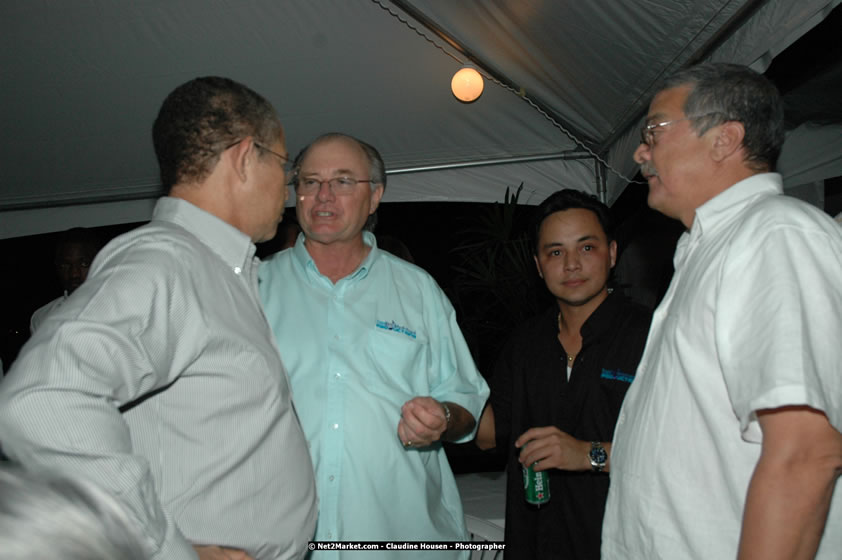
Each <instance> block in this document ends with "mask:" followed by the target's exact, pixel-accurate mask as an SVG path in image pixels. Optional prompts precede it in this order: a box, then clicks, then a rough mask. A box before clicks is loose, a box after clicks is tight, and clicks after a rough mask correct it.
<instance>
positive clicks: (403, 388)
mask: <svg viewBox="0 0 842 560" xmlns="http://www.w3.org/2000/svg"><path fill="white" fill-rule="evenodd" d="M366 355H367V356H368V360H369V374H371V375H372V376H373V377H374V378H373V379H371V381H372V382H373V385H372V386H371V387H369V390H370V391H372V392H378V391H379V390H380V389H379V388H378V386H377V384H380V385H382V386H383V389H382V390H384V391H388V392H391V393H394V394H396V395H400V396H402V397H406V398H412V397H415V396H419V395H420V396H424V395H429V394H430V391H431V387H432V386H433V379H432V371H431V368H430V352H429V344H427V341H426V340H424V339H422V338H420V337H418V338H412V337H410V336H408V335H406V334H403V333H400V332H396V331H386V330H383V329H372V330H371V331H369V333H368V337H367V340H366ZM405 400H406V399H404V401H405ZM404 401H401V402H404Z"/></svg>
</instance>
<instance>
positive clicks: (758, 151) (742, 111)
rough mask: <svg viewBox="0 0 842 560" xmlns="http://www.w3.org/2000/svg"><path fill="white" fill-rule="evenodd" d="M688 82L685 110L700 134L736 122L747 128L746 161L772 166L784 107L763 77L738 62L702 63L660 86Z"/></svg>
mask: <svg viewBox="0 0 842 560" xmlns="http://www.w3.org/2000/svg"><path fill="white" fill-rule="evenodd" d="M681 86H690V87H692V91H691V92H690V94H689V95H688V96H687V101H686V102H685V103H684V114H685V115H687V116H688V117H693V116H695V115H708V116H706V117H704V118H696V119H693V121H691V125H692V127H693V129H694V130H695V131H696V133H697V134H698V135H699V136H701V135H702V134H704V133H705V132H707V131H708V130H710V129H711V128H713V127H714V126H717V125H720V124H722V123H724V122H727V121H738V122H740V123H742V125H743V127H744V128H745V137H744V138H743V147H744V148H745V152H746V162H747V164H748V165H749V166H750V167H752V168H753V169H755V170H756V171H766V170H770V171H771V170H773V169H774V168H775V164H776V163H777V161H778V156H779V155H780V154H781V146H783V143H784V109H783V101H782V100H781V96H780V93H778V90H777V88H775V86H774V84H772V82H770V81H769V80H768V79H767V78H766V77H764V76H763V75H761V74H758V73H757V72H755V71H754V70H752V69H750V68H748V67H747V66H741V65H739V64H725V63H706V64H699V65H697V66H691V67H690V68H686V69H684V70H679V71H678V72H676V73H675V74H673V75H672V76H670V77H669V78H667V80H666V81H665V82H664V84H663V85H662V87H661V90H665V89H671V88H676V87H681Z"/></svg>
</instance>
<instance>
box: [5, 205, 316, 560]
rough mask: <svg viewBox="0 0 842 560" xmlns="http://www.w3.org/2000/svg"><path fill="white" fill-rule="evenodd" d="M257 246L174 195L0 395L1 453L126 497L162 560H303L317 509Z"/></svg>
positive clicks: (120, 243) (20, 363)
mask: <svg viewBox="0 0 842 560" xmlns="http://www.w3.org/2000/svg"><path fill="white" fill-rule="evenodd" d="M254 252H255V247H254V244H252V243H251V241H250V240H249V239H248V237H247V236H246V235H244V234H243V233H241V232H240V231H239V230H237V229H235V228H233V227H232V226H230V225H228V224H227V223H225V222H223V221H221V220H219V219H218V218H216V217H215V216H212V215H211V214H208V213H206V212H204V211H202V210H200V209H199V208H197V207H195V206H193V205H191V204H189V203H188V202H186V201H184V200H180V199H175V198H168V197H164V198H162V199H161V200H160V201H159V202H158V204H157V206H156V208H155V214H154V217H153V220H152V222H151V223H149V224H147V225H145V226H143V227H140V228H138V229H136V230H134V231H131V232H129V233H127V234H124V235H122V236H120V237H118V238H116V239H115V240H114V241H112V242H111V243H109V244H108V245H107V246H106V247H105V248H104V249H103V250H102V251H101V252H100V254H99V255H98V256H97V258H96V259H95V261H94V263H93V266H92V268H91V270H90V274H89V276H88V279H87V280H86V281H85V283H84V284H83V285H82V286H81V287H79V288H78V289H77V290H76V291H75V292H74V293H73V294H72V295H71V296H70V297H69V298H68V300H67V301H66V302H65V303H64V305H62V306H61V307H60V308H59V309H57V310H56V311H55V312H54V313H53V314H51V315H50V316H49V318H48V319H47V320H46V321H45V322H44V324H43V325H42V326H41V328H40V329H39V330H38V331H36V333H35V335H34V336H33V337H32V339H31V340H30V341H29V342H28V343H27V344H26V346H25V347H24V348H23V349H22V351H21V355H20V357H19V358H18V360H17V361H16V363H15V364H14V367H12V369H11V371H10V372H9V374H8V375H7V377H6V378H5V379H4V381H3V382H2V383H0V442H2V445H3V449H4V451H5V452H6V453H7V454H8V455H9V456H11V457H12V458H13V459H15V460H18V461H20V462H21V463H23V464H24V465H27V466H29V467H42V466H43V467H53V468H62V469H64V470H68V471H74V472H77V473H79V474H82V475H84V476H87V477H89V478H91V479H93V480H94V481H95V482H97V483H99V484H100V485H102V486H104V487H105V488H107V489H109V490H111V491H112V492H113V493H115V494H116V495H117V496H119V497H120V498H121V499H122V500H123V502H124V503H125V504H126V505H127V507H128V508H129V511H130V514H131V516H132V518H133V519H134V521H135V522H136V524H137V527H138V529H139V531H140V533H141V534H142V538H143V542H144V545H145V547H147V553H148V555H149V556H150V557H152V558H155V559H161V560H180V559H182V558H185V559H186V558H191V559H192V558H195V557H196V555H195V553H194V551H193V549H192V547H191V544H190V543H194V544H216V545H222V546H229V547H233V548H240V549H244V550H245V551H247V552H248V553H249V554H250V555H251V556H253V557H254V558H257V559H259V560H269V559H272V560H274V559H282V558H283V559H286V558H299V557H301V556H302V555H303V554H304V553H305V552H306V550H305V547H306V544H307V541H308V540H309V539H310V537H311V536H312V534H313V529H314V525H315V519H316V497H315V482H314V478H313V468H312V464H311V461H310V455H309V453H308V450H307V444H306V442H305V440H304V435H303V433H302V431H301V427H300V425H299V422H298V417H297V415H296V413H295V410H294V408H293V406H292V403H291V400H290V389H289V385H288V380H287V375H286V372H285V370H284V368H283V365H282V363H281V359H280V355H279V354H278V350H277V346H276V345H275V342H274V340H273V337H272V334H271V332H270V329H269V325H268V323H267V322H266V319H265V318H264V316H263V313H262V311H261V309H260V303H259V298H258V294H257V275H256V267H257V263H258V261H257V259H256V258H255V257H254Z"/></svg>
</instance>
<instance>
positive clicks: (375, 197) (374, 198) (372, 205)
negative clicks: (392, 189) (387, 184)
mask: <svg viewBox="0 0 842 560" xmlns="http://www.w3.org/2000/svg"><path fill="white" fill-rule="evenodd" d="M385 190H386V189H385V188H384V187H383V185H377V186H376V187H375V188H374V190H373V191H371V197H370V198H369V203H368V215H369V216H371V215H372V214H374V213H375V212H376V211H377V207H378V206H380V199H381V198H383V192H384V191H385Z"/></svg>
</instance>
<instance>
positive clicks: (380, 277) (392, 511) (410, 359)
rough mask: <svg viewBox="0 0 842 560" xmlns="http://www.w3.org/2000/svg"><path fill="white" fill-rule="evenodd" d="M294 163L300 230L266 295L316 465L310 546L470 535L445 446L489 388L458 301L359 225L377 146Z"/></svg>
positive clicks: (308, 151) (275, 264)
mask: <svg viewBox="0 0 842 560" xmlns="http://www.w3.org/2000/svg"><path fill="white" fill-rule="evenodd" d="M293 169H294V174H295V175H294V178H293V184H294V185H295V189H296V211H297V215H298V221H299V223H300V224H301V229H302V231H303V234H302V235H300V236H299V238H298V240H297V242H296V244H295V246H294V247H293V248H291V249H288V250H286V251H282V252H280V253H277V254H276V255H274V256H273V257H272V258H271V259H270V260H268V261H266V262H265V263H264V264H263V265H262V266H261V269H260V295H261V299H262V301H263V305H264V309H265V311H266V315H267V318H268V319H269V323H270V324H271V326H272V329H273V331H274V333H275V336H276V337H277V341H278V346H279V347H280V350H281V355H282V356H283V359H284V364H285V366H286V368H287V370H288V371H289V375H290V381H291V383H292V390H293V401H294V402H295V405H296V409H297V411H298V413H299V416H300V419H301V424H302V427H303V428H304V433H305V435H306V437H307V440H308V441H309V444H310V454H311V456H312V458H313V465H314V467H315V469H316V487H317V489H318V493H319V497H320V508H319V520H318V523H317V528H316V540H325V541H343V540H344V541H348V540H353V541H359V540H387V541H416V540H426V541H453V540H464V539H465V538H466V530H465V523H464V518H463V514H462V505H461V502H460V498H459V493H458V491H457V488H456V484H455V481H454V478H453V474H452V472H451V470H450V467H449V465H448V462H447V457H446V456H445V453H444V450H443V449H442V446H441V443H440V442H441V441H442V440H446V441H457V442H460V441H469V440H470V439H471V438H472V437H473V431H474V427H475V424H476V422H475V419H476V418H477V417H478V415H479V414H480V412H481V411H482V407H483V405H484V404H485V401H486V399H487V397H488V387H487V385H486V383H485V381H484V379H483V378H482V376H481V375H480V374H479V372H478V371H477V369H476V366H475V365H474V362H473V360H472V358H471V355H470V352H469V351H468V348H467V345H466V343H465V340H464V338H463V336H462V333H461V331H460V330H459V327H458V325H457V323H456V315H455V312H454V310H453V307H452V306H451V304H450V302H449V301H448V300H447V298H446V297H445V295H444V293H443V292H442V291H441V289H440V288H439V287H438V285H437V284H436V282H435V280H433V279H432V277H430V275H428V274H427V273H426V272H424V271H423V270H422V269H420V268H419V267H417V266H415V265H413V264H410V263H408V262H406V261H404V260H401V259H399V258H398V257H395V256H393V255H391V254H389V253H387V252H385V251H380V250H378V249H377V245H376V242H375V238H374V235H372V234H371V233H369V232H364V231H363V229H364V227H365V224H366V222H367V220H368V219H369V216H371V215H372V214H373V213H374V212H375V210H376V209H377V206H378V203H379V202H380V198H381V196H382V195H383V190H384V188H385V183H386V177H385V170H384V167H383V161H382V159H381V158H380V155H379V154H378V153H377V151H376V150H375V149H374V148H373V147H371V146H369V145H368V144H365V143H364V142H361V141H359V140H357V139H355V138H352V137H349V136H346V135H342V134H327V135H324V136H321V137H319V138H318V139H316V140H315V141H314V142H313V143H312V144H310V145H309V146H308V147H306V148H305V149H304V150H302V152H301V153H300V154H299V155H298V157H297V158H296V159H295V162H294V164H293ZM357 554H365V553H357ZM411 554H412V558H421V557H424V553H423V552H412V553H411ZM435 554H436V557H444V556H446V555H443V554H442V553H441V552H439V553H435ZM449 554H450V555H455V553H449ZM346 555H349V556H351V555H353V553H350V554H349V553H347V552H316V553H315V554H314V557H319V558H327V557H331V558H339V557H340V556H342V557H346ZM419 555H420V556H419ZM395 556H396V555H394V554H393V555H391V556H390V558H393V557H395Z"/></svg>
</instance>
